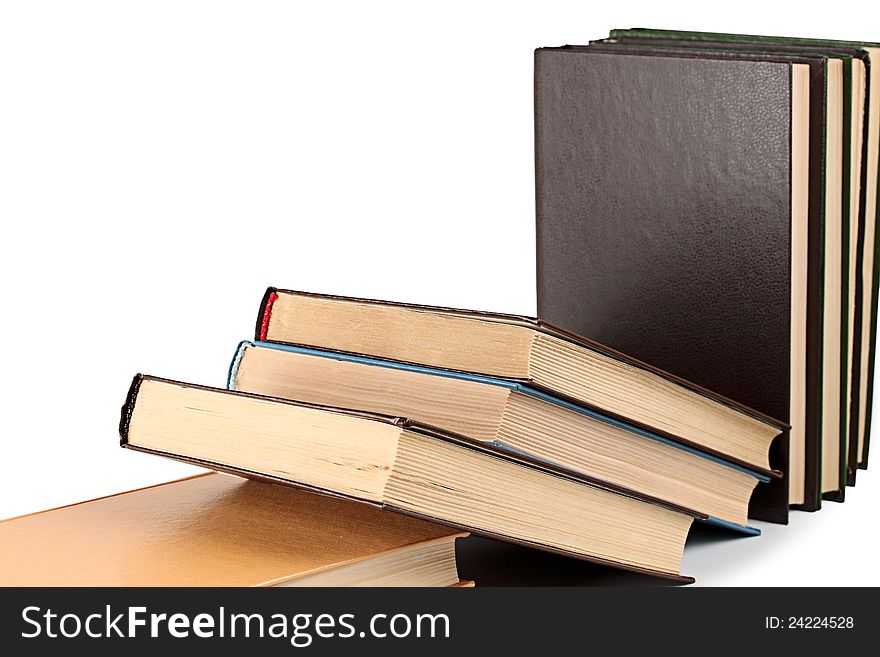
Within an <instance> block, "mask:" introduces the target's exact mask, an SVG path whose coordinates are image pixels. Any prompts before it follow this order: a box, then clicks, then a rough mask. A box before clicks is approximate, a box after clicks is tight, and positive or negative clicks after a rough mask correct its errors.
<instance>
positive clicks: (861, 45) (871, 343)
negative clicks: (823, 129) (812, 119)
mask: <svg viewBox="0 0 880 657" xmlns="http://www.w3.org/2000/svg"><path fill="white" fill-rule="evenodd" d="M610 36H611V37H612V38H615V39H617V38H628V37H641V38H662V39H681V40H689V41H695V42H701V41H717V40H722V39H723V40H724V41H737V42H748V43H753V44H761V45H765V46H767V45H772V47H773V48H776V47H777V46H778V45H782V44H784V45H795V46H798V47H803V48H807V47H809V48H821V49H850V48H854V49H857V50H859V51H860V52H861V53H862V60H863V61H864V62H865V68H866V72H867V73H868V80H867V85H868V88H867V89H866V96H865V106H866V107H868V106H869V104H870V105H873V104H874V101H873V100H871V99H872V98H876V96H873V95H872V94H876V93H880V90H876V89H875V90H872V88H871V87H872V85H871V78H872V77H874V79H875V80H876V77H875V76H876V71H875V72H874V73H873V74H872V73H871V58H872V57H873V58H874V59H875V60H876V54H869V51H875V49H877V48H880V42H867V41H841V40H835V39H809V38H803V37H784V36H766V35H759V34H729V33H717V32H689V31H681V30H657V29H648V28H632V29H615V30H611V32H610ZM874 63H875V66H876V61H875V62H874ZM873 86H874V87H876V86H877V85H876V84H874V85H873ZM866 119H867V117H866ZM865 134H866V135H867V134H868V126H867V122H866V125H865ZM864 144H865V147H864V150H863V152H862V177H861V183H862V184H861V190H862V195H863V196H862V198H861V201H862V204H861V207H862V208H865V209H866V210H867V212H874V213H875V216H876V215H877V213H880V194H876V193H875V194H873V196H874V201H873V204H872V205H873V207H871V206H869V205H868V201H869V199H870V196H871V194H868V193H867V190H868V188H869V187H873V188H874V189H875V190H876V186H877V184H878V181H877V178H876V169H875V170H874V171H875V174H874V177H873V178H872V179H869V178H868V175H867V174H868V171H869V169H870V165H869V164H868V157H867V151H868V140H867V138H866V139H865V142H864ZM861 228H862V229H864V225H863V226H861ZM866 252H868V253H873V254H874V255H873V256H872V260H873V267H872V269H871V278H870V281H867V280H864V279H863V278H862V276H858V277H857V285H858V287H857V290H856V292H857V294H858V303H857V305H856V326H860V325H861V323H862V320H863V319H864V318H865V317H866V316H867V318H868V320H869V322H870V330H869V333H868V336H867V338H868V342H867V344H864V338H865V337H866V336H865V335H864V334H862V333H861V332H860V331H856V336H855V338H854V347H855V349H856V351H855V353H856V354H858V353H859V352H864V351H865V350H867V352H868V356H867V362H868V371H867V373H864V375H865V376H866V377H867V394H866V395H864V398H862V395H860V394H859V395H853V396H852V411H851V414H852V416H853V417H857V416H858V415H859V413H860V411H861V408H862V406H864V409H865V410H864V418H865V419H864V441H865V443H864V448H863V450H862V454H858V451H859V450H858V446H856V447H855V448H853V449H854V451H855V452H856V461H857V464H858V468H859V469H867V465H868V452H869V449H870V439H871V421H872V415H873V401H874V392H873V391H874V365H875V360H876V359H875V357H874V356H875V353H876V344H877V307H878V304H877V299H878V292H880V258H878V257H877V255H876V254H877V253H878V252H880V231H874V238H873V240H869V239H867V238H866V233H865V231H864V230H863V231H862V232H861V233H860V234H859V243H858V264H857V266H858V271H859V272H862V271H863V270H864V269H863V268H864V260H863V257H864V255H865V253H866ZM865 285H869V287H870V290H871V303H870V305H869V307H865V306H864V304H863V303H862V301H863V298H864V297H863V296H862V295H863V293H864V292H865V291H867V290H866V288H865V287H864V286H865ZM862 375H863V372H862V363H861V359H859V358H857V359H856V361H855V363H854V365H853V380H859V379H860V378H862ZM857 434H858V427H857V426H856V429H855V435H856V437H857ZM851 440H852V438H851ZM848 468H849V464H848ZM848 474H849V477H848V481H847V485H853V484H855V477H856V475H855V470H851V471H850V472H849V473H848Z"/></svg>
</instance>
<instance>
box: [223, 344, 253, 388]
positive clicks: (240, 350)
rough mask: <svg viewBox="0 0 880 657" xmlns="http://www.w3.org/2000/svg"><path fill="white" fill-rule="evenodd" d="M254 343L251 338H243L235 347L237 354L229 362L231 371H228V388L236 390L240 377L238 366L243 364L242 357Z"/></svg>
mask: <svg viewBox="0 0 880 657" xmlns="http://www.w3.org/2000/svg"><path fill="white" fill-rule="evenodd" d="M253 346H254V343H253V342H251V341H250V340H242V341H241V342H239V343H238V347H236V349H235V354H234V355H233V356H232V360H231V361H230V362H229V371H228V372H227V373H226V389H227V390H235V381H236V379H237V378H238V366H239V365H241V359H242V358H243V357H244V352H245V351H246V350H247V349H248V347H253Z"/></svg>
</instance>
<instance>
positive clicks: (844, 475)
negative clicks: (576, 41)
mask: <svg viewBox="0 0 880 657" xmlns="http://www.w3.org/2000/svg"><path fill="white" fill-rule="evenodd" d="M613 43H619V44H623V45H625V46H626V45H628V46H636V47H638V46H642V47H644V46H651V47H660V48H682V47H691V48H697V49H700V50H705V49H707V48H709V49H713V50H714V49H721V50H736V51H740V52H760V53H764V54H779V53H783V54H785V53H790V54H793V55H800V56H807V57H817V56H818V57H835V58H838V59H840V60H841V61H842V64H843V71H844V73H843V74H844V83H843V87H844V98H843V121H844V131H843V133H844V134H843V139H844V143H843V161H842V181H841V182H842V185H841V192H842V194H841V197H842V199H841V201H842V203H841V216H842V217H844V218H845V219H846V220H844V221H843V225H842V228H843V236H842V246H843V253H842V262H843V263H848V262H849V257H850V254H849V221H848V218H849V216H850V202H853V203H855V204H856V207H857V208H858V214H859V219H858V223H859V226H860V231H864V222H865V205H864V198H865V191H866V190H865V187H864V185H862V186H861V191H860V195H861V198H855V199H852V200H851V199H850V193H849V191H850V178H851V176H852V175H855V176H861V173H862V171H865V170H866V167H864V166H863V167H862V169H861V171H856V172H852V171H850V145H851V138H852V137H851V131H852V128H853V126H852V121H851V117H852V111H851V107H852V95H851V91H852V59H853V58H854V57H855V58H858V59H860V60H862V61H863V62H864V63H866V65H870V61H869V58H868V56H867V54H866V53H865V52H864V51H862V50H858V49H854V48H823V49H820V48H819V47H817V46H811V47H807V46H801V45H794V44H784V43H780V44H773V43H754V42H745V41H741V40H735V41H710V40H702V39H701V40H699V41H694V40H688V39H680V40H676V39H669V38H659V37H658V38H638V37H631V36H622V37H617V38H614V39H608V40H603V41H597V42H595V44H597V45H600V44H606V45H607V44H613ZM863 109H864V108H863ZM867 127H868V126H867V123H865V124H864V126H863V134H862V141H861V143H862V151H863V153H862V161H863V162H864V161H865V159H866V157H865V156H866V151H867V143H868V142H867ZM861 240H862V241H864V235H863V234H862V236H861ZM853 255H854V256H855V253H854V254H853ZM857 271H861V266H860V263H857ZM841 274H842V289H841V294H842V299H848V298H849V285H850V281H849V280H848V274H849V268H848V266H844V268H843V271H842V272H841ZM856 278H857V279H858V286H857V289H856V295H855V299H856V304H857V305H861V295H862V293H861V276H857V277H856ZM841 305H842V308H841V311H842V312H841V317H840V326H841V363H846V362H847V352H848V340H851V339H853V336H851V335H849V310H850V306H849V304H848V303H844V304H841ZM855 319H856V322H858V323H857V324H855V325H856V326H859V325H860V321H861V308H859V310H858V312H856V314H855ZM854 333H856V334H857V335H858V336H859V338H858V339H857V340H856V341H855V344H854V345H853V354H857V353H858V349H859V342H860V336H861V332H860V331H858V332H854ZM854 366H855V368H856V370H857V374H858V368H859V367H860V361H858V362H855V361H854ZM856 380H858V379H857V378H856ZM840 394H841V397H840V399H841V409H843V408H845V407H846V406H849V400H850V394H849V372H848V371H847V369H846V368H843V370H842V372H841V382H840ZM854 402H855V404H856V406H855V408H856V413H858V396H857V395H856V396H855V397H854ZM856 417H858V415H856ZM850 430H851V431H853V435H854V438H855V439H854V440H851V441H850V442H849V451H847V449H846V445H847V441H846V436H845V434H846V431H847V419H846V416H845V415H844V414H843V413H841V415H840V451H841V455H840V464H841V474H840V481H841V484H840V487H839V489H838V490H836V491H833V492H827V493H823V495H822V498H823V499H827V500H832V501H835V502H842V501H843V500H844V497H845V489H846V485H847V481H850V482H851V483H850V485H854V483H855V471H856V468H857V466H858V441H857V435H856V432H857V430H858V425H857V424H854V427H851V428H850Z"/></svg>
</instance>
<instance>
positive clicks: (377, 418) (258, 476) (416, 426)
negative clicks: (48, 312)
mask: <svg viewBox="0 0 880 657" xmlns="http://www.w3.org/2000/svg"><path fill="white" fill-rule="evenodd" d="M144 380H151V381H160V382H165V383H172V384H175V385H179V386H183V387H187V388H197V389H201V390H209V391H212V392H216V393H218V394H223V395H235V396H238V397H248V398H252V399H256V400H259V401H261V402H265V401H271V402H274V403H279V404H285V405H289V406H299V407H304V408H310V409H315V410H320V411H325V412H328V413H335V414H343V415H348V416H352V417H357V418H361V419H363V420H366V421H370V422H381V423H385V424H392V425H395V426H400V427H405V428H407V429H409V430H412V431H416V432H418V433H422V434H425V435H428V436H432V437H434V438H437V439H438V440H443V441H446V442H451V443H455V444H457V445H459V446H461V447H462V448H464V449H471V450H474V451H478V452H482V453H484V454H490V455H492V456H494V457H495V458H500V459H503V460H506V461H512V462H515V463H518V464H519V465H522V466H524V467H527V468H531V469H534V470H539V471H542V472H545V473H547V474H549V475H552V476H555V477H560V478H562V479H567V480H569V481H572V482H576V483H581V484H584V485H587V486H591V487H593V488H599V489H603V490H606V491H608V492H611V493H614V494H617V495H622V496H625V497H629V498H632V499H635V500H639V501H641V502H643V503H646V504H652V505H656V506H660V507H663V508H665V509H669V510H671V511H674V512H676V513H679V514H682V515H686V516H690V517H691V518H694V519H698V520H706V519H707V518H708V516H707V515H706V514H703V513H699V512H697V511H693V510H691V509H686V508H684V507H681V506H679V505H677V504H672V503H670V502H667V501H665V500H661V499H658V498H655V497H650V496H648V495H644V494H642V493H639V492H637V491H633V490H630V489H628V488H624V487H623V486H618V485H616V484H612V483H610V482H606V481H603V480H600V479H597V478H595V477H590V476H588V475H582V474H575V473H573V472H572V471H570V470H566V469H564V468H560V467H557V466H554V465H553V464H550V463H547V462H546V461H541V460H537V459H533V458H531V457H529V456H528V455H525V454H522V455H520V454H513V453H511V452H509V451H507V450H502V449H500V448H497V447H494V446H492V445H489V444H486V443H483V442H480V441H477V440H474V439H471V438H468V437H466V436H462V435H460V434H456V433H453V432H450V431H446V430H444V429H439V428H437V427H433V426H431V425H428V424H424V423H421V422H416V421H414V420H409V419H407V418H401V417H393V416H389V415H382V414H380V413H369V412H366V411H358V410H352V409H346V408H338V407H335V406H322V405H320V404H311V403H307V402H300V401H292V400H288V399H281V398H277V397H267V396H264V395H257V394H253V393H249V392H242V391H237V390H226V389H222V388H211V387H209V386H201V385H197V384H192V383H183V382H180V381H173V380H170V379H163V378H160V377H153V376H145V375H143V374H136V375H135V376H134V378H133V379H132V382H131V386H130V387H129V390H128V394H127V396H126V400H125V403H124V404H123V405H122V408H121V412H120V419H119V438H120V440H119V444H120V446H121V447H123V448H127V449H132V450H135V451H139V452H144V453H148V454H154V455H156V456H164V457H166V458H171V459H174V460H177V461H182V462H185V463H191V464H193V465H197V466H200V467H205V468H210V469H212V470H216V471H218V472H226V473H229V474H234V475H237V476H241V477H247V478H249V479H255V480H258V481H266V482H270V483H276V484H284V485H287V486H293V487H294V488H299V489H302V490H308V491H312V492H315V493H319V494H321V495H327V496H330V497H336V498H340V499H347V500H354V501H357V502H362V503H364V504H369V505H371V506H375V507H378V508H383V509H388V510H390V511H394V512H395V513H402V514H404V515H408V516H412V517H414V518H419V519H422V520H428V521H430V522H432V523H435V524H440V525H445V526H448V527H452V528H454V529H458V530H462V531H466V532H469V533H473V534H476V535H480V536H486V537H487V538H493V539H496V540H500V541H506V542H508V543H514V544H517V545H523V546H525V547H531V548H536V549H539V550H543V551H545V552H552V553H554V554H560V555H563V556H567V557H573V558H575V559H581V560H583V561H590V562H594V563H598V564H602V565H608V566H612V567H614V568H619V569H622V570H627V571H631V572H638V573H642V574H648V575H653V576H656V577H661V578H664V579H669V580H672V581H676V582H680V583H691V582H693V581H694V580H693V578H692V577H687V576H684V575H675V574H671V573H668V572H661V571H655V570H652V569H648V568H642V567H638V566H632V565H629V564H624V563H618V562H616V561H614V560H612V559H604V558H600V557H595V556H591V555H585V554H582V553H578V552H571V551H567V550H562V549H558V548H555V547H552V546H548V545H543V544H540V543H536V542H530V541H526V540H520V539H517V538H513V537H511V536H506V535H505V536H502V535H500V534H495V533H493V532H490V531H486V530H483V529H480V528H471V529H468V527H470V525H464V524H458V523H455V522H450V521H446V520H442V519H438V518H434V517H429V516H425V515H422V514H419V513H416V512H414V511H411V510H408V509H402V508H399V507H397V506H394V505H390V504H385V503H377V502H374V501H372V500H368V499H364V498H360V497H354V496H351V495H347V494H343V493H340V492H338V491H334V490H330V489H325V488H320V487H317V486H313V485H311V484H307V483H304V482H302V481H296V480H293V479H286V478H283V477H279V476H275V475H271V474H268V473H264V472H255V471H252V470H246V469H243V468H239V467H237V466H235V465H234V464H230V463H216V462H213V461H205V460H202V459H198V458H193V457H189V456H185V455H182V454H173V453H169V452H163V451H159V450H155V449H151V448H147V447H141V446H138V445H134V444H131V443H130V442H129V439H128V431H129V426H130V423H131V418H132V414H133V413H134V409H135V405H136V403H137V397H138V392H139V390H140V387H141V384H142V382H143V381H144Z"/></svg>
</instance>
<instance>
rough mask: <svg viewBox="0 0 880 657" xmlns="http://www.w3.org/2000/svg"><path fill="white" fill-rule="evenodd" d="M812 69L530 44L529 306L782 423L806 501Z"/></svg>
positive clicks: (750, 59)
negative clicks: (532, 208) (533, 184)
mask: <svg viewBox="0 0 880 657" xmlns="http://www.w3.org/2000/svg"><path fill="white" fill-rule="evenodd" d="M824 75H825V61H824V60H823V59H822V58H818V57H814V58H809V57H799V58H794V57H770V56H764V55H753V54H751V53H702V52H691V53H671V52H662V53H659V52H650V51H649V49H645V50H644V51H643V52H626V53H621V52H616V51H615V52H608V51H605V50H603V49H596V48H593V47H572V48H542V49H538V50H537V51H536V53H535V112H536V120H535V126H536V151H535V152H536V164H537V172H536V180H537V242H538V251H537V254H538V255H537V264H538V283H537V290H538V314H539V315H540V316H542V317H544V318H546V319H548V320H549V321H552V322H553V323H554V324H557V325H560V326H563V327H564V328H566V329H568V330H570V331H573V332H576V333H579V334H582V335H589V336H590V337H591V338H593V339H595V340H597V341H598V342H600V343H603V344H607V345H608V346H609V347H611V348H614V349H616V350H618V351H621V352H624V353H627V354H630V355H632V356H633V357H635V358H638V359H639V360H641V361H644V362H648V363H651V364H652V365H654V366H656V367H658V368H661V369H663V370H666V371H670V372H672V373H674V374H675V375H677V376H680V377H682V378H684V379H687V380H692V381H695V382H696V383H697V384H699V385H701V386H704V387H706V388H708V389H711V390H715V391H717V392H718V393H720V394H722V395H724V396H725V397H726V398H731V399H736V400H737V401H739V402H741V403H744V404H746V405H747V406H749V407H752V408H756V409H757V410H758V411H761V412H762V413H765V414H767V415H769V416H771V417H778V418H779V419H780V420H783V421H785V422H788V423H789V424H790V425H791V432H790V446H791V459H790V464H789V469H788V471H787V474H788V478H789V481H788V486H789V490H788V495H789V497H790V501H791V503H792V504H793V505H794V506H799V507H805V508H816V507H817V506H818V504H819V472H820V451H819V450H820V444H821V443H820V431H821V413H820V410H821V390H822V356H823V354H822V329H823V325H822V322H821V321H820V320H821V318H822V317H823V308H822V303H823V295H822V284H823V271H822V264H823V257H822V256H823V253H822V247H823V228H824V220H825V217H824V206H825V203H824V196H825V186H824V184H822V176H823V171H824V162H825V149H826V143H825V134H824V133H825V120H824V117H825V95H824V89H825V82H824ZM817 78H819V79H821V84H818V83H817V82H816V80H817ZM811 80H812V84H813V87H814V89H815V88H816V87H817V85H818V88H819V89H821V90H822V92H823V93H822V94H818V93H813V94H811ZM817 117H818V118H817ZM811 176H812V177H813V178H812V180H811ZM778 456H779V457H780V458H784V457H783V456H782V455H778ZM765 518H767V519H777V520H780V519H781V518H779V517H776V518H769V517H767V516H765Z"/></svg>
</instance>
